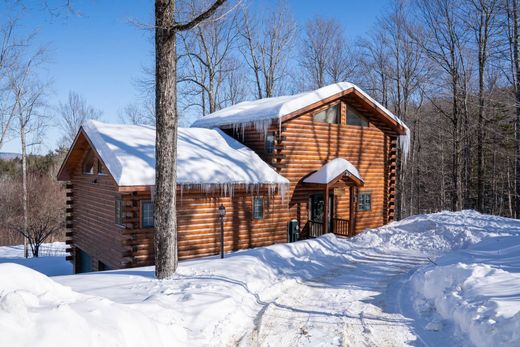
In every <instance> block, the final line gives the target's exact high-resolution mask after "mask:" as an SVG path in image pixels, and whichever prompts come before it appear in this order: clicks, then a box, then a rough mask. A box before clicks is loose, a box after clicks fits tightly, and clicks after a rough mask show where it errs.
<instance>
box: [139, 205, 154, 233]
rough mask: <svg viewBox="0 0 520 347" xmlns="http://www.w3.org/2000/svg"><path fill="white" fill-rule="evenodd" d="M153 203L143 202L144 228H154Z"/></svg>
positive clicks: (142, 223) (142, 221)
mask: <svg viewBox="0 0 520 347" xmlns="http://www.w3.org/2000/svg"><path fill="white" fill-rule="evenodd" d="M153 209H154V206H153V202H151V201H143V202H142V205H141V225H142V227H143V228H153Z"/></svg>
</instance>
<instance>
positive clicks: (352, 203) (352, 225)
mask: <svg viewBox="0 0 520 347" xmlns="http://www.w3.org/2000/svg"><path fill="white" fill-rule="evenodd" d="M356 194H357V187H355V186H350V188H349V219H350V221H349V223H348V227H349V235H350V236H354V233H355V231H356V210H357V208H356V204H357V199H356Z"/></svg>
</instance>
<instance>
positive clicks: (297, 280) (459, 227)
mask: <svg viewBox="0 0 520 347" xmlns="http://www.w3.org/2000/svg"><path fill="white" fill-rule="evenodd" d="M519 257H520V222H519V221H514V220H510V219H506V218H499V217H492V216H486V215H481V214H478V213H476V212H471V211H463V212H460V213H450V212H443V213H438V214H433V215H421V216H415V217H411V218H408V219H406V220H403V221H400V222H397V223H392V224H390V225H387V226H385V227H382V228H378V229H374V230H368V231H366V232H364V233H363V234H361V235H358V236H356V237H354V238H351V239H343V238H338V237H335V236H334V235H332V234H328V235H325V236H323V237H320V238H318V239H314V240H307V241H300V242H296V243H292V244H279V245H273V246H270V247H264V248H257V249H250V250H246V251H241V252H236V253H234V254H231V255H229V256H228V257H227V258H226V259H223V260H220V259H202V260H195V261H187V262H182V263H181V264H180V266H179V269H178V271H177V274H176V275H175V276H174V277H173V278H171V279H168V280H161V281H159V280H155V279H154V277H153V268H152V267H145V268H136V269H125V270H118V271H108V272H100V273H92V274H83V275H74V276H64V277H58V278H56V277H55V278H53V279H49V278H48V277H46V276H43V275H41V274H38V273H37V272H35V271H32V270H30V269H27V268H24V267H22V266H19V265H14V264H0V336H1V339H2V340H1V341H2V344H5V345H9V346H18V345H52V346H59V345H69V344H70V343H71V341H74V342H75V343H77V344H80V345H85V346H89V345H96V346H100V345H101V346H114V345H116V346H117V345H120V346H122V345H130V346H137V345H144V346H149V345H154V346H161V345H172V344H174V345H202V346H207V345H244V346H247V345H284V346H296V345H298V346H301V345H311V346H314V345H360V346H367V345H408V344H417V343H418V341H421V342H423V343H424V344H431V345H442V344H443V342H446V343H448V344H454V343H456V344H460V343H459V342H460V341H473V343H474V344H477V345H497V346H500V345H511V344H515V343H517V342H519V336H518V331H520V330H519V329H518V328H519V317H520V314H519V312H520V307H519V306H518V304H517V303H518V302H520V300H519V299H520V289H519V288H520V282H519V281H520V278H519V276H518V269H519V267H520V265H519V263H520V262H519ZM428 258H430V259H432V260H433V261H434V262H435V263H436V264H437V265H434V264H432V263H431V262H430V261H429V260H428ZM401 281H402V282H401ZM400 283H405V284H404V285H403V286H404V287H403V288H402V290H403V291H404V292H405V294H406V295H404V296H403V297H404V300H407V302H408V304H409V305H408V306H410V307H413V308H412V309H411V310H407V309H405V308H406V307H407V305H397V304H396V303H395V302H394V299H395V298H396V297H397V296H398V295H396V294H398V292H399V290H401V289H399V286H400ZM396 288H398V289H399V290H396ZM408 294H410V295H408ZM401 304H403V303H401ZM405 304H406V303H405ZM424 331H430V332H431V334H430V335H428V336H426V335H425V334H424ZM458 338H459V339H460V340H457V339H458ZM470 339H471V340H470ZM465 344H468V343H465Z"/></svg>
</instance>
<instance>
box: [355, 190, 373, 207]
mask: <svg viewBox="0 0 520 347" xmlns="http://www.w3.org/2000/svg"><path fill="white" fill-rule="evenodd" d="M371 209H372V194H371V193H370V192H361V193H359V198H358V210H359V211H370V210H371Z"/></svg>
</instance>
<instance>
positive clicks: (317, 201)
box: [309, 193, 334, 232]
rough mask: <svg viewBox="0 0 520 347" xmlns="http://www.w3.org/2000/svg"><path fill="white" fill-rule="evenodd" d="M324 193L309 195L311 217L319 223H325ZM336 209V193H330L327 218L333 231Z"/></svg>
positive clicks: (330, 230)
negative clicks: (334, 211)
mask: <svg viewBox="0 0 520 347" xmlns="http://www.w3.org/2000/svg"><path fill="white" fill-rule="evenodd" d="M323 195H324V194H323V193H316V194H311V195H310V197H309V205H310V211H309V219H310V220H311V221H313V222H317V223H323V214H324V213H325V201H324V199H323ZM333 209H334V195H333V194H330V195H329V210H328V213H327V215H328V216H327V220H328V223H329V232H333V230H332V226H333V223H332V217H333V216H334V213H333Z"/></svg>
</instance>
